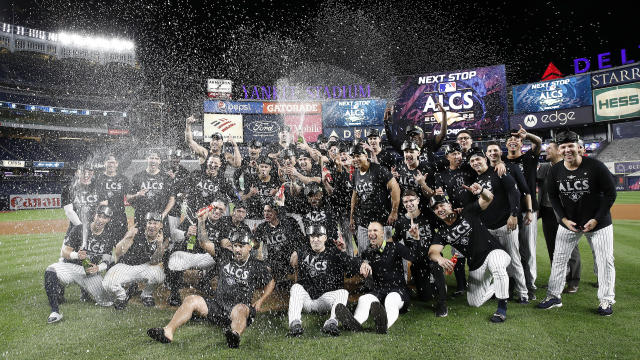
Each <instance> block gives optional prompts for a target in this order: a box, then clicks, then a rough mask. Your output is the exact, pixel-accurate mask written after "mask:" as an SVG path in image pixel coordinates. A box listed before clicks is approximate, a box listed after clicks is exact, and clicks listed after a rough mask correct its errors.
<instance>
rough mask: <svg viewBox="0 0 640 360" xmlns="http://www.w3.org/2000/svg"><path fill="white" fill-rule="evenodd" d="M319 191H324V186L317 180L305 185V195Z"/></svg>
mask: <svg viewBox="0 0 640 360" xmlns="http://www.w3.org/2000/svg"><path fill="white" fill-rule="evenodd" d="M317 192H322V187H320V184H318V183H317V182H310V183H309V184H307V185H306V186H305V187H304V195H305V196H309V195H313V194H315V193H317Z"/></svg>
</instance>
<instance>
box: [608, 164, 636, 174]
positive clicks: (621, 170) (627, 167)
mask: <svg viewBox="0 0 640 360" xmlns="http://www.w3.org/2000/svg"><path fill="white" fill-rule="evenodd" d="M613 169H614V171H615V173H616V174H631V173H634V172H638V171H640V161H620V162H615V163H613Z"/></svg>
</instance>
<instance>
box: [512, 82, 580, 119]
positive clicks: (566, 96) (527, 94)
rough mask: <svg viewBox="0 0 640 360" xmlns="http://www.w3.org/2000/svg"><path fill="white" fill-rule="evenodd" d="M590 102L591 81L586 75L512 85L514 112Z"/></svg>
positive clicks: (526, 112)
mask: <svg viewBox="0 0 640 360" xmlns="http://www.w3.org/2000/svg"><path fill="white" fill-rule="evenodd" d="M591 104H592V99H591V83H590V77H589V76H587V75H578V76H572V77H566V78H563V79H557V80H550V81H543V82H537V83H533V84H524V85H517V86H514V87H513V113H514V114H531V113H535V112H540V111H547V110H557V109H568V108H577V107H582V106H587V105H591Z"/></svg>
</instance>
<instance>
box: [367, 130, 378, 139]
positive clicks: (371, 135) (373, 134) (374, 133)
mask: <svg viewBox="0 0 640 360" xmlns="http://www.w3.org/2000/svg"><path fill="white" fill-rule="evenodd" d="M367 137H368V138H370V137H380V131H378V129H371V130H370V131H369V133H368V134H367Z"/></svg>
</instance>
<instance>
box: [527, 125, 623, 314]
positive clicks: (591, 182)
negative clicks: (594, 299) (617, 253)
mask: <svg viewBox="0 0 640 360" xmlns="http://www.w3.org/2000/svg"><path fill="white" fill-rule="evenodd" d="M578 140H579V138H578V135H577V134H576V133H574V132H572V131H566V132H563V133H560V134H558V135H557V136H556V143H557V144H558V149H559V150H560V153H561V154H562V157H563V161H561V162H558V163H557V164H555V165H554V166H553V167H552V168H551V170H550V171H549V178H548V181H547V192H548V193H549V201H551V205H552V207H553V210H554V211H555V213H556V214H557V216H558V218H560V219H561V222H560V226H559V227H558V233H557V235H556V247H555V250H554V253H553V263H552V264H551V275H550V276H549V285H548V288H547V297H546V298H545V299H544V301H542V302H540V303H539V304H538V308H541V309H550V308H553V307H560V306H562V300H561V298H560V296H561V293H562V289H563V288H564V284H565V276H566V271H567V262H568V260H569V255H570V254H571V252H572V251H573V249H574V248H575V247H576V245H577V243H578V240H580V238H581V237H582V235H583V234H584V235H585V236H586V237H587V240H588V241H589V245H590V246H591V249H592V250H593V255H594V263H596V265H597V270H598V284H599V287H598V299H599V300H600V305H599V306H598V310H597V311H598V313H599V314H600V315H603V316H609V315H611V314H613V307H612V305H613V304H614V303H615V292H614V286H615V279H616V277H615V275H616V269H615V267H614V264H613V225H612V223H611V212H610V209H611V206H612V205H613V203H614V202H615V200H616V188H615V183H614V181H613V177H612V176H611V173H610V172H609V170H608V169H607V167H606V166H605V165H604V164H603V163H602V162H600V161H598V160H596V159H593V158H589V157H583V156H581V155H580V153H579V149H578Z"/></svg>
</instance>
